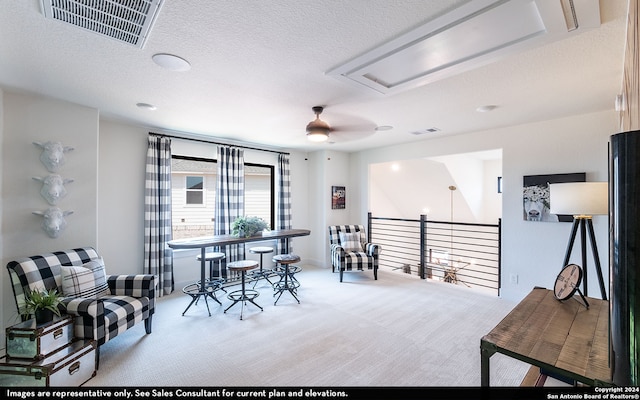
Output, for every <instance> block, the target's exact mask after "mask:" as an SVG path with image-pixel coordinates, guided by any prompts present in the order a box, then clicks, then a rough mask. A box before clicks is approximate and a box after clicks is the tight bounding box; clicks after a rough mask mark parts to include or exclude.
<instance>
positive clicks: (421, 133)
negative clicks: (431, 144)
mask: <svg viewBox="0 0 640 400" xmlns="http://www.w3.org/2000/svg"><path fill="white" fill-rule="evenodd" d="M439 130H440V129H438V128H427V129H423V130H421V131H413V132H411V134H412V135H424V134H426V133H436V132H438V131H439Z"/></svg>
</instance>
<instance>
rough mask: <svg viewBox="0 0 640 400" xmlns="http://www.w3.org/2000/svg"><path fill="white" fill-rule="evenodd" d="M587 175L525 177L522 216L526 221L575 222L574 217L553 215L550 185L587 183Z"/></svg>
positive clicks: (583, 173) (579, 173)
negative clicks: (551, 211)
mask: <svg viewBox="0 0 640 400" xmlns="http://www.w3.org/2000/svg"><path fill="white" fill-rule="evenodd" d="M585 180H586V173H585V172H576V173H571V174H551V175H525V176H524V177H523V191H522V205H523V209H522V216H523V218H524V220H525V221H534V222H573V215H564V214H557V215H556V214H551V213H550V212H549V210H550V209H551V204H550V201H549V184H550V183H565V182H585Z"/></svg>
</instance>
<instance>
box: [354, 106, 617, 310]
mask: <svg viewBox="0 0 640 400" xmlns="http://www.w3.org/2000/svg"><path fill="white" fill-rule="evenodd" d="M615 132H616V116H615V113H614V111H613V110H611V111H607V112H598V113H592V114H585V115H579V116H575V117H570V118H563V119H557V120H552V121H543V122H536V123H532V124H527V125H520V126H513V127H508V128H502V129H496V130H490V131H483V132H476V133H470V134H466V135H459V136H452V137H444V138H439V139H431V140H426V141H423V142H417V143H415V142H414V143H410V144H405V145H398V146H390V147H385V148H383V149H373V150H367V151H362V152H358V153H354V154H352V155H351V164H352V170H351V174H352V177H353V180H355V179H360V182H361V184H362V187H361V191H360V197H361V201H360V202H359V203H358V204H357V205H355V206H356V207H357V210H354V211H355V212H356V214H353V215H357V216H358V217H357V219H358V220H359V221H361V222H364V221H366V215H367V211H368V210H369V207H370V204H369V202H368V200H367V194H368V193H369V186H370V179H369V176H368V174H369V167H370V165H371V164H376V163H382V162H390V161H395V160H410V159H416V158H420V157H433V156H438V155H447V154H456V153H469V152H474V151H483V150H491V149H495V148H502V149H503V153H502V154H503V160H502V176H503V181H504V192H503V194H502V223H503V242H502V249H503V254H502V256H503V257H502V266H503V276H502V278H503V279H502V290H501V293H502V296H503V297H505V298H510V299H514V300H519V299H521V298H523V297H524V296H525V295H526V294H528V293H529V292H530V291H531V289H532V288H533V287H534V286H543V287H547V288H550V287H551V286H552V284H553V282H554V280H555V277H556V276H557V274H558V272H559V270H560V268H561V267H562V265H561V264H562V262H563V259H564V252H565V250H566V244H567V241H568V238H569V233H570V229H571V224H568V223H535V222H526V221H523V219H522V177H523V176H524V175H536V174H556V173H570V172H586V173H587V181H606V180H607V179H608V162H607V158H608V141H609V137H610V135H612V134H614V133H615ZM594 227H595V231H596V236H597V242H598V243H599V247H598V250H599V253H600V258H601V262H602V265H603V273H604V275H605V282H608V267H607V265H608V220H607V217H606V216H596V217H594ZM571 262H576V263H578V264H581V261H580V260H579V248H577V247H574V252H573V257H572V259H571ZM588 263H589V266H588V268H591V269H590V270H589V272H590V274H589V282H588V285H589V287H590V291H589V295H590V296H593V297H599V290H598V283H597V279H596V274H595V273H594V270H593V261H592V260H589V261H588ZM512 275H514V277H517V281H518V282H517V284H516V283H511V276H512ZM607 286H608V285H607Z"/></svg>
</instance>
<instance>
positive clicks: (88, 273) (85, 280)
mask: <svg viewBox="0 0 640 400" xmlns="http://www.w3.org/2000/svg"><path fill="white" fill-rule="evenodd" d="M61 278H62V294H63V295H64V296H65V297H74V298H88V299H96V298H98V297H100V296H102V295H105V294H109V285H108V284H107V276H106V273H105V270H104V262H103V261H102V258H98V259H95V260H91V261H89V262H88V263H86V264H84V265H83V266H81V267H74V266H70V267H66V266H62V267H61Z"/></svg>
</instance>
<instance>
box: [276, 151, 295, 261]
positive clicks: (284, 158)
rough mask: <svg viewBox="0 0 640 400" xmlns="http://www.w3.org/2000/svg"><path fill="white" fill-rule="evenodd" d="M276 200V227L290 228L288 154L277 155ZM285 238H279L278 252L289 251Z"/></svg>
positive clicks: (290, 249) (290, 250)
mask: <svg viewBox="0 0 640 400" xmlns="http://www.w3.org/2000/svg"><path fill="white" fill-rule="evenodd" d="M277 179H278V200H277V210H278V211H277V213H278V214H277V220H278V222H277V226H278V229H291V180H290V179H289V155H287V154H279V155H278V177H277ZM286 243H287V240H286V239H280V241H279V243H278V253H279V254H282V253H291V252H292V247H291V239H289V248H288V249H287V248H285V247H286Z"/></svg>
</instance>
